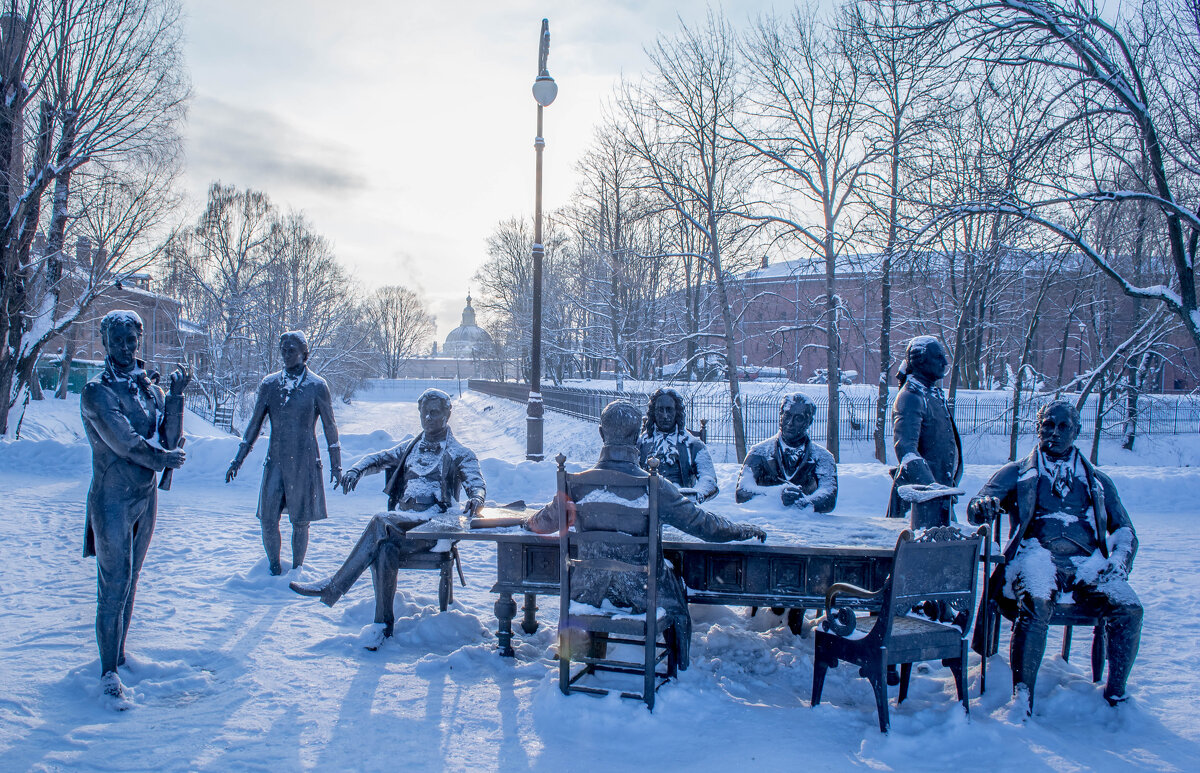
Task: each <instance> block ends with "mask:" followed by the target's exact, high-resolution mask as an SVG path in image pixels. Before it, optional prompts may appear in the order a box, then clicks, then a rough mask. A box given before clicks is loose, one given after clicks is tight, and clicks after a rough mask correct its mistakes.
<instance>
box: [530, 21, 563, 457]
mask: <svg viewBox="0 0 1200 773" xmlns="http://www.w3.org/2000/svg"><path fill="white" fill-rule="evenodd" d="M549 56H550V21H549V20H548V19H542V35H541V40H540V43H539V45H538V75H537V79H536V80H534V82H533V98H534V101H536V102H537V106H538V108H537V136H536V137H535V138H534V140H533V149H534V154H535V155H536V157H537V162H536V167H535V170H536V171H535V173H534V174H535V177H534V195H533V330H532V331H531V339H532V344H531V346H530V349H531V351H530V362H529V403H528V405H527V406H526V408H525V423H526V437H525V458H526V459H528V460H530V461H533V462H540V461H542V459H543V458H544V456H543V453H542V415H543V414H544V413H545V407H544V406H543V405H542V258H544V257H545V255H546V249H545V247H543V246H542V149H543V148H545V147H546V141H545V140H544V139H542V108H544V107H547V106H549V105H550V103H551V102H553V101H554V98H555V97H556V96H558V84H557V83H555V82H554V79H553V78H551V77H550V73H549V71H547V69H546V60H547V58H549Z"/></svg>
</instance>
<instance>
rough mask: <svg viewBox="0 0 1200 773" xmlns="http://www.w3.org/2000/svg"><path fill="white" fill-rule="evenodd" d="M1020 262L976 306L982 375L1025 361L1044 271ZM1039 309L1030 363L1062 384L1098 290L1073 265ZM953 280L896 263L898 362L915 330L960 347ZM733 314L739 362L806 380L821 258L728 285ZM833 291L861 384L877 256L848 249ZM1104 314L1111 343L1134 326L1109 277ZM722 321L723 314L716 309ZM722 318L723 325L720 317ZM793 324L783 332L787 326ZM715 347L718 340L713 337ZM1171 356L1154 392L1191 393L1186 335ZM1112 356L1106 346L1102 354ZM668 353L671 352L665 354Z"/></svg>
mask: <svg viewBox="0 0 1200 773" xmlns="http://www.w3.org/2000/svg"><path fill="white" fill-rule="evenodd" d="M1013 261H1014V263H1016V262H1018V261H1022V262H1024V263H1025V264H1026V266H1028V267H1026V266H1020V265H1010V266H1007V267H1006V272H1007V280H1008V281H1006V282H1005V284H1004V287H1003V289H1000V290H996V291H995V292H994V293H993V297H991V298H990V299H989V301H988V303H987V304H986V305H985V306H984V308H982V310H981V311H980V314H981V321H980V323H979V324H978V325H976V327H975V329H976V330H977V331H979V337H980V340H979V341H978V344H979V346H980V349H981V351H984V352H985V355H984V356H981V358H980V359H981V361H982V362H981V365H982V372H981V373H980V374H978V375H977V378H978V379H979V380H980V382H981V383H986V382H987V381H992V380H1001V381H1002V380H1003V379H1004V378H1005V374H1006V371H1007V370H1008V369H1010V368H1011V369H1015V368H1016V367H1017V365H1018V364H1019V357H1020V353H1021V349H1022V347H1023V345H1024V342H1025V337H1026V333H1027V327H1028V323H1029V314H1026V313H1024V311H1025V310H1031V309H1032V308H1033V306H1034V304H1035V299H1036V296H1037V293H1038V289H1039V286H1040V283H1041V280H1042V278H1043V276H1044V275H1043V274H1042V273H1040V272H1039V271H1037V269H1036V266H1038V265H1039V263H1037V262H1032V261H1028V260H1026V259H1024V258H1022V257H1021V256H1019V255H1018V256H1014V258H1013ZM1055 281H1056V282H1057V285H1056V286H1052V287H1051V289H1050V291H1049V293H1048V294H1047V297H1046V299H1045V301H1044V302H1043V305H1042V308H1041V310H1040V315H1039V316H1040V320H1041V321H1040V322H1039V324H1038V326H1037V328H1036V331H1035V333H1034V335H1033V342H1032V356H1031V364H1032V366H1033V367H1034V369H1035V370H1036V371H1037V372H1038V373H1041V374H1043V375H1044V376H1045V377H1046V379H1047V382H1048V383H1050V384H1054V383H1058V379H1059V376H1060V373H1061V376H1062V379H1063V380H1064V381H1069V380H1070V379H1071V378H1073V377H1074V376H1075V375H1077V374H1078V373H1079V372H1081V371H1083V370H1086V369H1088V368H1089V367H1090V366H1091V364H1092V363H1094V362H1095V361H1096V356H1097V352H1096V349H1095V346H1094V342H1093V341H1092V340H1091V339H1092V337H1093V336H1094V332H1093V327H1094V320H1093V319H1092V318H1091V317H1089V318H1087V319H1081V318H1080V313H1079V311H1078V303H1077V304H1076V307H1077V308H1076V310H1074V311H1073V310H1072V309H1071V308H1070V306H1071V304H1070V302H1069V301H1070V299H1072V298H1074V299H1075V300H1076V301H1077V302H1078V301H1079V293H1080V292H1083V293H1084V294H1085V295H1087V294H1089V293H1094V292H1096V291H1093V290H1092V289H1091V288H1080V287H1078V286H1077V285H1078V283H1077V282H1072V280H1071V279H1070V276H1069V272H1064V275H1063V277H1062V278H1060V279H1057V280H1055ZM951 285H952V279H951V278H950V277H948V276H947V277H943V278H942V279H940V280H931V279H930V278H929V276H928V275H925V274H917V273H913V272H906V271H903V270H897V271H894V272H893V279H892V306H893V312H892V319H893V329H892V335H891V339H892V353H893V361H894V362H898V361H899V359H900V357H901V356H902V355H903V351H904V345H905V343H906V342H907V340H908V339H909V338H910V337H912V336H914V335H918V334H929V335H936V336H938V337H941V338H943V339H944V340H946V339H948V340H946V343H947V344H948V345H949V346H950V347H951V348H953V347H954V344H955V342H954V340H953V337H954V329H955V322H956V319H955V317H954V316H953V311H952V309H951V308H950V306H949V304H948V303H947V302H946V295H947V294H948V292H949V291H950V290H951ZM728 288H729V297H730V304H731V306H732V310H733V316H734V318H735V319H737V320H738V323H737V324H738V329H737V330H736V333H735V342H736V343H735V347H734V350H735V353H736V356H737V358H738V360H739V363H738V364H739V365H745V366H747V370H748V371H749V372H750V373H751V374H753V372H754V369H755V367H770V368H782V369H784V371H785V372H786V373H787V374H788V377H789V378H791V379H792V380H794V381H800V382H803V381H806V380H808V379H809V378H810V377H812V376H813V375H814V374H815V373H816V371H817V370H818V369H824V368H825V367H826V353H825V349H824V342H825V333H824V330H823V318H822V314H823V312H824V296H825V276H824V273H823V267H822V266H819V265H818V266H813V264H812V262H811V261H788V262H780V263H777V264H774V265H772V264H769V263H768V261H767V259H766V258H764V259H763V264H762V265H761V266H760V267H759V268H756V269H754V270H752V271H748V272H745V273H743V274H741V275H739V276H737V277H736V278H735V281H732V282H729V283H728ZM835 288H836V289H835V292H836V293H837V295H838V296H839V297H840V298H841V300H842V303H843V306H844V308H845V310H846V312H845V317H844V318H843V319H842V322H841V326H840V330H841V335H842V343H841V346H842V357H841V367H842V370H843V371H854V377H853V380H854V382H855V383H866V384H875V383H877V382H878V377H879V326H880V318H881V310H880V298H881V289H880V275H879V272H878V256H873V255H865V256H852V257H851V258H847V259H846V260H845V265H844V266H842V267H840V268H839V272H838V275H837V278H836V280H835ZM1098 292H1099V293H1100V294H1101V295H1102V296H1103V298H1102V300H1103V307H1104V309H1105V312H1104V313H1103V314H1101V316H1100V324H1101V325H1102V326H1103V328H1104V330H1103V333H1104V335H1105V336H1106V337H1107V340H1108V341H1109V342H1110V345H1111V342H1118V341H1120V340H1122V339H1123V338H1124V337H1125V336H1127V335H1128V334H1130V333H1131V332H1132V330H1133V320H1134V307H1133V304H1134V301H1133V300H1132V299H1130V298H1128V297H1127V296H1125V295H1124V294H1122V293H1121V292H1120V291H1119V290H1118V289H1117V288H1116V287H1115V286H1113V284H1112V283H1111V282H1107V281H1106V282H1103V283H1102V284H1101V285H1099V289H1098ZM717 318H718V319H719V317H717ZM718 324H719V323H718ZM784 328H790V329H789V330H786V331H785V332H781V329H784ZM712 344H713V345H714V346H715V345H717V344H718V341H717V340H716V339H713V340H712ZM1165 350H1166V351H1167V353H1168V357H1167V358H1166V359H1165V360H1164V361H1162V362H1161V363H1160V366H1159V367H1158V368H1157V369H1156V370H1155V371H1154V372H1153V374H1152V377H1153V379H1152V383H1151V385H1150V389H1151V391H1159V392H1188V391H1191V390H1193V389H1195V388H1196V387H1197V378H1196V372H1197V370H1200V367H1198V366H1200V363H1197V362H1196V361H1195V352H1194V346H1193V345H1192V343H1191V340H1190V338H1188V337H1187V336H1186V334H1184V333H1182V332H1177V333H1176V334H1174V335H1173V336H1172V337H1171V338H1170V339H1169V341H1168V346H1167V347H1165ZM1105 353H1106V354H1107V352H1105ZM664 358H665V360H668V361H669V360H670V359H672V356H671V353H667V354H665V355H664Z"/></svg>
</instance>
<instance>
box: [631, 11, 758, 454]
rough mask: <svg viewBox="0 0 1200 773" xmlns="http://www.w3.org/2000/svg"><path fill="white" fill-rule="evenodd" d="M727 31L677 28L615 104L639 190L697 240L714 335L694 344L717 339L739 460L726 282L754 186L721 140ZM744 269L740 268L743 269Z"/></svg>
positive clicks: (733, 59) (729, 70)
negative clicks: (637, 168) (710, 294)
mask: <svg viewBox="0 0 1200 773" xmlns="http://www.w3.org/2000/svg"><path fill="white" fill-rule="evenodd" d="M737 53H738V52H737V46H736V42H735V37H734V33H733V30H732V28H731V27H730V25H729V23H728V22H727V21H726V20H725V19H724V18H723V17H721V16H719V15H717V14H716V13H714V12H710V13H709V15H708V18H707V20H706V22H705V24H704V25H703V26H702V27H699V28H695V29H693V28H691V27H688V26H687V25H683V26H682V28H681V30H680V31H679V32H678V33H677V34H676V35H675V36H673V37H662V38H659V40H658V42H657V43H655V45H654V46H653V48H651V49H650V50H649V51H648V54H649V57H650V62H651V71H650V74H649V76H647V77H646V78H645V79H644V80H643V81H641V82H639V83H637V84H633V83H626V84H624V87H623V88H622V90H621V91H620V93H619V96H618V106H619V109H620V111H621V113H622V117H623V119H624V120H625V121H626V122H627V124H628V127H629V130H628V135H627V137H628V142H629V148H630V151H631V152H632V153H633V155H634V156H636V157H637V158H638V159H639V160H640V162H641V165H642V168H643V170H644V176H645V177H644V182H643V185H644V186H645V187H647V188H649V189H650V190H653V191H654V192H655V193H656V194H657V195H658V196H659V197H660V198H661V200H662V203H663V205H664V206H666V207H669V208H670V209H672V210H673V211H674V212H675V214H676V215H677V216H678V218H679V222H680V225H681V227H683V228H685V229H687V230H688V231H693V232H695V234H696V237H697V238H696V241H697V242H698V245H697V246H698V247H699V249H698V250H697V251H695V252H693V253H691V255H690V256H691V257H692V259H694V260H696V261H698V262H702V263H704V264H705V266H706V270H707V272H708V274H709V276H711V278H712V282H713V288H714V295H715V297H714V303H715V305H716V307H717V309H718V312H719V314H720V319H721V328H720V329H719V330H716V331H712V332H709V333H703V334H702V333H699V332H698V333H697V334H696V335H697V337H700V336H701V335H703V337H704V338H716V339H717V340H718V341H719V342H720V343H721V346H720V350H719V351H720V355H721V358H722V359H723V360H724V362H725V364H726V367H725V370H726V372H727V374H728V379H729V382H728V383H729V402H730V410H731V412H732V424H733V439H734V449H735V451H736V453H737V458H738V460H739V461H740V460H742V459H743V458H745V456H746V428H745V424H744V421H743V418H742V396H741V388H740V384H739V379H738V375H737V364H738V363H737V360H736V358H735V356H734V345H735V335H736V330H735V322H734V318H733V312H732V309H731V307H730V299H729V291H728V288H727V284H728V282H729V281H730V279H729V277H730V275H731V274H732V273H733V272H734V271H736V270H737V268H738V266H739V260H740V261H744V260H745V258H744V255H739V252H738V246H739V245H740V244H741V243H742V242H744V240H745V237H744V235H741V234H739V233H738V232H739V229H740V228H741V223H740V222H739V215H740V214H742V213H743V212H744V210H745V206H746V197H747V195H748V192H749V191H750V189H751V187H752V178H751V171H750V168H749V165H748V164H747V163H746V159H745V157H744V153H743V152H742V150H741V149H740V148H739V146H738V145H737V143H735V142H734V141H732V140H731V139H730V138H729V137H728V133H727V122H728V118H729V116H731V115H733V114H735V113H736V112H738V111H739V110H740V109H741V100H742V98H743V84H742V82H741V80H740V76H741V65H740V63H739V61H738V56H737ZM742 265H744V263H742Z"/></svg>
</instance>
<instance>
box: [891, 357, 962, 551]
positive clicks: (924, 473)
mask: <svg viewBox="0 0 1200 773" xmlns="http://www.w3.org/2000/svg"><path fill="white" fill-rule="evenodd" d="M948 365H949V359H948V358H947V357H946V350H945V349H943V348H942V344H941V342H939V341H938V340H937V339H936V338H934V337H933V336H917V337H916V338H913V339H912V340H911V341H909V342H908V347H907V349H906V350H905V352H904V362H902V363H901V364H900V368H899V370H898V371H897V373H896V378H897V379H898V380H899V382H900V391H899V393H897V395H896V402H895V403H894V404H893V405H892V438H893V440H894V442H895V448H896V459H897V460H899V462H900V466H899V467H897V468H896V470H895V477H894V481H893V485H892V498H891V502H890V503H889V505H888V517H889V518H902V517H904V515H905V514H906V513H907V512H908V509H909V504H908V502H905V501H904V500H903V499H901V498H900V496H899V494H898V489H899V488H900V487H901V486H905V485H921V486H929V485H933V484H937V485H940V486H948V487H951V488H953V487H955V486H957V485H958V482H959V480H961V479H962V473H963V467H962V441H961V440H960V439H959V437H958V427H956V426H955V424H954V417H953V416H951V415H950V409H949V407H948V406H947V405H946V394H945V392H943V391H942V386H941V383H942V378H943V377H944V376H945V375H946V367H947V366H948ZM937 501H938V502H939V503H940V505H939V506H937V507H922V508H917V509H914V510H913V522H912V526H913V528H914V529H922V528H926V527H928V526H947V525H949V524H950V520H951V518H952V517H953V513H954V511H953V501H954V500H953V498H949V497H947V498H942V499H940V500H937Z"/></svg>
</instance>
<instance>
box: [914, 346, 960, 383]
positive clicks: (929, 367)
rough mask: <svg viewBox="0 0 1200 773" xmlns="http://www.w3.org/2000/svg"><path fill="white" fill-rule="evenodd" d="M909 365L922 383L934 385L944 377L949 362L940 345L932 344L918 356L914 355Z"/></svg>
mask: <svg viewBox="0 0 1200 773" xmlns="http://www.w3.org/2000/svg"><path fill="white" fill-rule="evenodd" d="M909 364H910V365H912V369H913V372H914V373H916V374H917V376H918V377H920V379H921V380H922V381H925V382H927V383H930V384H936V383H938V382H939V381H941V380H942V378H943V377H944V376H945V375H946V367H947V366H948V365H949V364H950V360H949V359H947V357H946V351H945V350H944V349H943V348H942V345H941V344H940V343H937V342H934V343H931V344H928V345H927V346H926V347H925V349H924V351H922V352H921V353H920V354H916V353H914V354H913V355H912V356H911V357H910V358H909Z"/></svg>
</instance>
